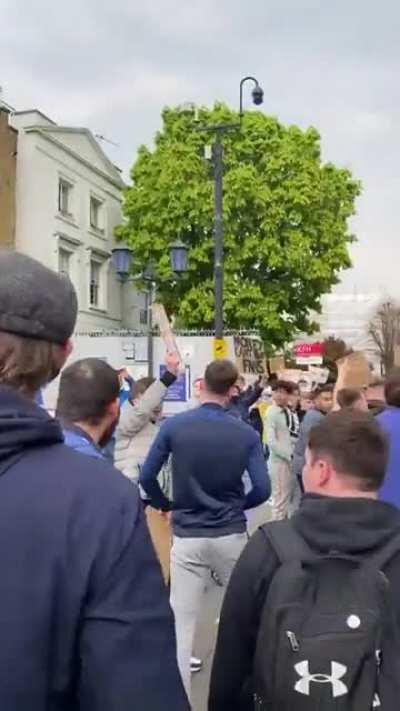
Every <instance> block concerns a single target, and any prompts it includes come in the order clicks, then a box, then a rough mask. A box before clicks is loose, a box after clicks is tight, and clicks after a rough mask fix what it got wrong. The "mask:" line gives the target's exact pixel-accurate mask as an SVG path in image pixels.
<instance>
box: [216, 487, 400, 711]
mask: <svg viewBox="0 0 400 711" xmlns="http://www.w3.org/2000/svg"><path fill="white" fill-rule="evenodd" d="M292 522H293V525H294V526H295V527H296V529H297V530H298V532H299V533H301V535H302V536H303V538H304V539H305V540H306V542H307V543H308V545H309V546H310V547H311V548H313V549H314V550H315V551H318V552H321V553H328V552H329V551H330V550H332V548H334V549H335V550H338V551H343V552H347V553H350V554H354V555H361V556H368V554H369V553H370V552H372V551H374V550H376V549H378V548H380V547H382V546H383V545H384V544H385V543H386V542H387V541H388V540H389V539H390V538H391V537H392V536H393V535H394V534H398V533H399V532H400V511H398V510H397V509H396V508H394V507H393V506H391V505H390V504H385V503H382V502H380V501H374V500H370V499H336V498H327V497H319V496H313V495H306V496H305V497H304V498H303V501H302V504H301V507H300V509H299V511H298V512H297V513H296V514H295V515H294V516H293V518H292ZM277 567H278V560H277V557H276V555H275V552H274V551H273V549H272V548H271V546H270V545H269V543H268V541H267V539H266V537H265V535H264V534H263V533H262V532H260V531H258V532H257V533H255V534H254V536H253V537H252V538H251V540H250V541H249V543H248V544H247V546H246V548H245V550H244V552H243V554H242V556H241V558H240V560H239V562H238V563H237V566H236V568H235V570H234V572H233V574H232V577H231V581H230V583H229V587H228V590H227V593H226V596H225V600H224V604H223V608H222V614H221V619H220V626H219V634H218V641H217V648H216V653H215V658H214V665H213V670H212V677H211V687H210V698H209V707H208V708H209V711H227V709H229V711H253V710H254V702H253V700H252V686H251V675H252V667H253V658H254V653H255V648H256V641H257V635H258V628H259V621H260V616H261V612H262V609H263V606H264V603H265V600H266V596H267V593H268V589H269V585H270V583H271V581H272V578H273V576H274V573H275V572H276V570H277ZM385 572H386V574H387V575H388V577H389V579H390V582H391V584H392V587H393V589H394V596H395V597H396V598H397V599H398V601H399V608H398V616H399V624H400V554H399V555H396V556H395V557H394V558H393V559H392V561H391V563H390V565H389V566H388V568H387V570H386V571H385Z"/></svg>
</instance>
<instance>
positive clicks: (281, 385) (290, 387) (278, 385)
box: [272, 380, 298, 395]
mask: <svg viewBox="0 0 400 711" xmlns="http://www.w3.org/2000/svg"><path fill="white" fill-rule="evenodd" d="M295 387H296V386H295V384H294V383H291V382H290V381H289V380H276V381H275V382H274V384H273V386H272V392H275V391H276V390H284V391H285V392H286V393H287V394H288V395H293V393H294V390H295ZM297 389H298V388H297Z"/></svg>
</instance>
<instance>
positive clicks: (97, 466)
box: [0, 252, 188, 711]
mask: <svg viewBox="0 0 400 711" xmlns="http://www.w3.org/2000/svg"><path fill="white" fill-rule="evenodd" d="M76 315H77V300H76V294H75V291H74V289H73V286H72V284H71V282H70V281H69V280H68V279H67V278H66V277H62V276H60V275H58V274H56V273H55V272H52V271H51V270H49V269H46V268H45V267H44V266H42V265H41V264H39V263H38V262H36V261H35V260H33V259H30V258H29V257H26V256H24V255H22V254H18V253H15V252H0V568H1V585H0V609H1V615H2V623H1V636H2V640H1V654H0V708H1V709H7V711H19V710H20V709H21V711H22V709H29V711H50V709H51V711H61V709H62V710H63V711H78V709H79V711H131V709H133V708H137V707H138V704H139V706H140V708H143V709H145V708H146V709H152V711H153V709H154V710H157V711H161V709H164V708H165V699H169V700H170V704H171V708H174V709H175V708H177V709H180V710H181V711H187V709H188V705H187V700H186V697H185V694H184V690H183V687H182V685H181V681H180V678H179V673H178V668H177V665H176V657H175V654H176V652H175V637H174V630H173V618H172V614H171V611H170V608H169V606H168V601H167V599H166V596H165V590H164V586H163V583H162V579H161V574H160V569H159V565H158V563H157V561H156V558H155V555H154V551H153V548H152V546H151V543H150V539H149V534H148V531H147V527H146V525H145V522H144V518H143V513H142V509H141V505H140V499H139V495H138V491H137V488H136V487H134V486H132V485H131V484H130V483H129V482H128V481H127V480H126V479H125V478H124V477H123V476H121V475H120V474H119V473H118V472H117V471H116V470H115V469H114V468H113V467H111V466H109V465H107V464H106V463H104V462H101V461H99V460H98V459H95V458H93V457H83V456H82V455H81V454H78V453H76V452H74V451H72V449H70V448H69V447H66V446H65V445H64V443H63V435H62V431H61V429H60V426H59V424H58V422H57V421H56V420H54V419H53V418H51V417H50V416H49V415H48V414H47V412H45V410H43V409H42V408H40V407H38V406H37V405H36V404H35V403H34V397H35V393H36V392H37V390H38V389H39V388H41V387H43V386H45V385H46V384H47V383H48V382H49V381H50V380H51V379H52V378H54V377H55V376H56V375H57V374H58V372H59V371H60V369H61V368H62V366H63V365H64V363H65V361H66V358H67V356H68V354H69V353H70V352H71V342H70V337H71V335H72V332H73V330H74V327H75V321H76ZM75 376H77V373H76V372H75V375H74V377H75ZM66 377H67V380H66V381H64V385H65V383H66V382H67V381H68V378H69V377H72V376H71V371H69V373H67V376H66ZM81 377H83V374H82V373H81V374H80V376H79V378H81ZM89 379H90V378H89ZM110 380H113V378H111V379H110ZM110 384H111V387H110V389H109V388H108V387H107V388H106V389H107V394H106V396H105V399H104V401H103V402H100V403H99V402H98V403H97V405H101V407H100V410H103V412H105V411H106V410H107V405H106V402H105V401H106V400H108V399H109V397H110V393H111V392H112V391H113V384H112V383H110ZM92 392H93V396H94V397H96V395H95V392H94V391H92ZM64 394H65V393H64ZM75 396H76V398H77V399H79V397H80V393H79V392H76V393H75ZM65 403H66V400H65V398H64V404H65ZM68 404H69V407H70V408H71V411H72V409H73V402H72V393H71V398H69V400H68ZM103 405H104V408H103ZM62 407H63V405H62ZM73 414H74V415H75V414H77V415H78V416H79V418H80V419H81V418H89V419H91V421H92V423H95V422H96V420H97V417H96V413H94V411H93V409H92V407H91V406H90V404H89V403H88V402H87V401H86V402H85V403H83V402H82V401H81V402H80V410H79V413H78V411H76V412H75V413H73ZM95 426H96V425H95ZM155 649H156V650H158V654H159V655H160V658H157V657H156V656H155V655H154V650H155ZM161 658H162V663H161V661H160V659H161Z"/></svg>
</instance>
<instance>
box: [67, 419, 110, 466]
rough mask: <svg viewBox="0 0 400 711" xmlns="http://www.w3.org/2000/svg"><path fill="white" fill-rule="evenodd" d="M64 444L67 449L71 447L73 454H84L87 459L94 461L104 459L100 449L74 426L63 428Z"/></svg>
mask: <svg viewBox="0 0 400 711" xmlns="http://www.w3.org/2000/svg"><path fill="white" fill-rule="evenodd" d="M63 435H64V442H65V444H66V445H67V447H71V449H74V450H75V452H79V453H80V454H85V455H86V456H87V457H94V458H95V459H103V460H104V459H106V457H105V456H104V454H103V453H102V451H101V449H100V448H99V447H98V446H97V444H95V442H93V440H92V439H91V438H90V437H89V435H87V434H86V432H84V431H83V430H82V429H81V428H80V427H77V426H76V425H64V426H63Z"/></svg>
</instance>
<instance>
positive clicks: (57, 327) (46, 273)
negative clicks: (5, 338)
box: [0, 250, 78, 344]
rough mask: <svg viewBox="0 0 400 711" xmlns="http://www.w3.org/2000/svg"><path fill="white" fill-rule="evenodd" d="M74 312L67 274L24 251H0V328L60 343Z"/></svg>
mask: <svg viewBox="0 0 400 711" xmlns="http://www.w3.org/2000/svg"><path fill="white" fill-rule="evenodd" d="M77 312H78V302H77V298H76V293H75V289H74V287H73V285H72V283H71V281H70V280H69V279H68V277H66V276H63V275H61V274H57V273H56V272H53V271H52V270H51V269H48V268H47V267H44V266H43V264H40V262H37V261H36V260H35V259H31V257H27V256H26V255H25V254H20V253H18V252H10V251H8V250H0V331H6V332H7V333H15V334H17V335H18V336H26V337H28V338H38V339H40V340H42V341H48V342H49V343H59V344H64V343H66V342H67V341H68V339H69V338H70V337H71V335H72V333H73V331H74V328H75V323H76V317H77Z"/></svg>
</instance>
